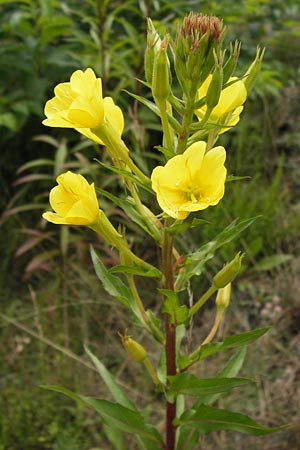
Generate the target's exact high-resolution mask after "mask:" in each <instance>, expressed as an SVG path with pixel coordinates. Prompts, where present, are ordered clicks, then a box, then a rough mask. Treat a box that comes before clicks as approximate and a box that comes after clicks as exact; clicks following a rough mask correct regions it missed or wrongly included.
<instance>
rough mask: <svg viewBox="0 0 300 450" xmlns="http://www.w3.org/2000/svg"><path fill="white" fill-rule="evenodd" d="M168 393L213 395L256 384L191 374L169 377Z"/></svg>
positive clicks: (247, 381)
mask: <svg viewBox="0 0 300 450" xmlns="http://www.w3.org/2000/svg"><path fill="white" fill-rule="evenodd" d="M168 380H169V382H170V384H169V387H168V392H171V393H173V394H176V395H177V394H185V395H199V396H200V395H213V394H218V393H220V392H227V391H230V390H231V389H234V388H236V387H240V386H244V385H246V384H251V383H254V382H253V380H250V379H249V378H198V377H196V376H195V375H193V374H191V373H179V374H178V375H175V376H172V377H168Z"/></svg>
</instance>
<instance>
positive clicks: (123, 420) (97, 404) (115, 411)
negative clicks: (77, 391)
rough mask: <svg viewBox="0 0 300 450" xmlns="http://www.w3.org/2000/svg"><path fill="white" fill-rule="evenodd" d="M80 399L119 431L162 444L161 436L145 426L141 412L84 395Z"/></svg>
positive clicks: (149, 426)
mask: <svg viewBox="0 0 300 450" xmlns="http://www.w3.org/2000/svg"><path fill="white" fill-rule="evenodd" d="M79 397H80V399H81V400H82V401H83V402H84V403H85V404H86V405H88V406H90V407H91V408H93V409H94V410H95V411H97V412H98V413H99V414H100V415H101V417H102V418H103V419H106V420H108V421H109V423H111V424H112V425H113V426H115V427H116V428H117V429H119V430H121V431H125V432H126V433H131V434H134V435H138V436H142V437H145V438H147V439H150V440H151V441H154V442H156V443H157V444H161V436H160V435H159V433H158V431H157V430H156V429H155V428H154V427H152V426H151V425H148V424H145V422H144V418H143V416H142V415H141V414H140V413H139V412H137V411H132V410H131V409H129V408H125V407H124V406H122V405H120V404H119V403H112V402H109V401H107V400H98V399H96V398H92V397H85V396H83V395H80V396H79Z"/></svg>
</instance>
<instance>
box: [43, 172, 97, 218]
mask: <svg viewBox="0 0 300 450" xmlns="http://www.w3.org/2000/svg"><path fill="white" fill-rule="evenodd" d="M56 181H57V183H58V186H55V187H54V188H53V189H51V191H50V205H51V207H52V209H53V210H54V211H55V212H50V211H48V212H45V213H44V214H43V217H44V219H46V220H48V222H52V223H56V224H61V225H64V224H65V225H91V224H94V223H95V222H97V220H98V217H99V205H98V199H97V196H96V192H95V187H94V183H92V184H89V183H88V181H87V180H86V179H85V178H84V177H83V176H82V175H80V174H78V173H73V172H70V171H68V172H66V173H62V174H61V175H59V176H58V177H57V179H56Z"/></svg>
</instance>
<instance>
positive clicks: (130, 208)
mask: <svg viewBox="0 0 300 450" xmlns="http://www.w3.org/2000/svg"><path fill="white" fill-rule="evenodd" d="M96 191H97V192H99V193H100V194H101V195H103V196H104V197H106V198H108V199H109V200H111V201H112V202H113V203H115V205H117V206H119V208H121V209H122V210H123V211H124V212H125V213H126V214H127V215H128V217H130V219H131V220H132V221H133V222H135V223H137V224H138V225H139V226H140V227H141V228H142V229H143V230H144V231H145V232H146V233H148V234H149V235H150V236H151V237H153V238H154V239H155V240H157V241H158V242H161V241H162V234H161V232H160V231H159V229H157V233H155V235H154V233H153V230H152V229H151V228H150V227H148V224H147V222H146V221H145V220H144V219H143V217H142V216H141V215H140V214H139V212H138V211H137V210H136V207H135V205H134V203H133V202H132V201H131V199H130V198H129V197H128V198H126V199H124V198H120V197H117V196H115V195H113V194H111V193H110V192H108V191H106V190H104V189H101V188H96Z"/></svg>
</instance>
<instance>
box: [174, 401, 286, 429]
mask: <svg viewBox="0 0 300 450" xmlns="http://www.w3.org/2000/svg"><path fill="white" fill-rule="evenodd" d="M175 424H176V425H184V426H187V427H191V428H195V429H196V430H198V431H199V432H200V433H201V434H206V433H208V432H210V431H219V430H232V431H238V432H240V433H246V434H251V435H256V436H259V435H264V434H270V433H274V432H276V431H279V430H284V429H285V428H287V425H283V426H280V427H274V428H268V427H264V426H262V425H260V424H259V423H257V422H255V420H253V419H251V418H250V417H248V416H246V415H244V414H240V413H235V412H232V411H228V410H226V409H217V408H212V407H211V406H206V405H201V406H200V407H199V408H198V409H197V410H189V411H185V412H184V413H183V414H182V416H181V417H180V418H179V419H175Z"/></svg>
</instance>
